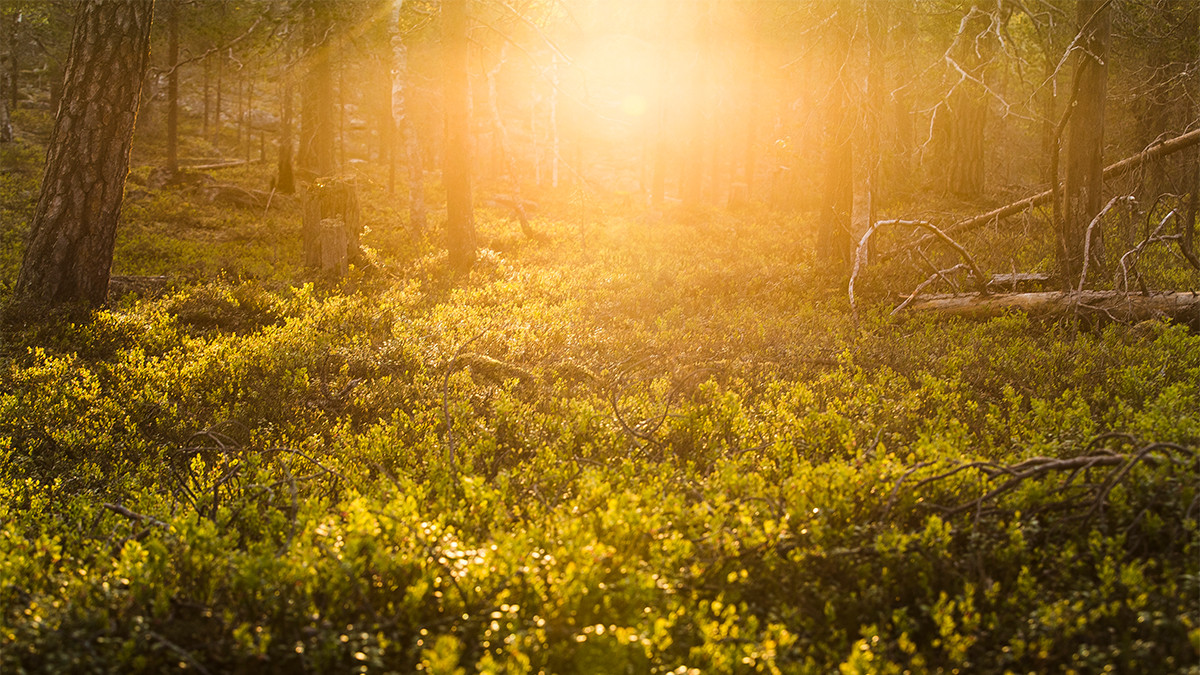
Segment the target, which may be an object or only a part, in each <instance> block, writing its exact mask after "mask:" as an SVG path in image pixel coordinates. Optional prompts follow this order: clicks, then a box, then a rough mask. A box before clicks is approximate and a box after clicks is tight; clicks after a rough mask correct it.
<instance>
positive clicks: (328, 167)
mask: <svg viewBox="0 0 1200 675" xmlns="http://www.w3.org/2000/svg"><path fill="white" fill-rule="evenodd" d="M330 9H331V6H330V3H326V2H323V1H322V0H309V1H308V2H307V3H306V4H305V8H304V11H305V18H304V21H305V28H306V42H307V51H308V55H307V58H306V59H305V60H306V61H307V62H308V69H307V70H306V71H305V74H304V82H303V85H302V87H301V92H300V165H301V166H302V167H303V168H305V169H307V170H309V171H311V172H313V173H315V174H316V175H318V176H329V175H331V174H333V172H334V170H335V169H336V166H335V164H334V128H333V127H334V110H333V105H334V100H333V68H332V65H331V64H330V45H329V44H328V39H327V38H328V33H329V32H330V28H331V27H332V22H331V21H330V19H329V17H328V16H327V13H328V12H329V11H330Z"/></svg>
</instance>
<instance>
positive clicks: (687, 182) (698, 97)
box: [680, 0, 711, 207]
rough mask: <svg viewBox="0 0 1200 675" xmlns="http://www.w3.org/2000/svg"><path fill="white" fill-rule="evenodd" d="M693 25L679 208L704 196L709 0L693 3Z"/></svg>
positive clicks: (697, 202) (693, 204)
mask: <svg viewBox="0 0 1200 675" xmlns="http://www.w3.org/2000/svg"><path fill="white" fill-rule="evenodd" d="M695 12H696V26H695V29H694V36H695V37H694V39H695V48H694V49H693V50H692V58H693V63H692V72H691V80H692V81H691V92H690V94H691V95H690V99H691V101H690V103H691V105H689V106H688V111H687V116H688V125H687V129H686V130H685V133H687V141H686V143H685V147H684V152H683V157H682V158H681V159H682V161H683V185H682V189H681V190H680V192H681V194H680V197H681V198H682V200H683V205H684V206H686V207H694V206H698V205H699V204H700V201H701V200H702V199H703V197H704V154H705V153H704V145H705V143H704V140H705V136H706V135H707V134H706V133H705V131H706V130H705V128H704V111H705V109H706V108H707V107H708V96H707V94H708V73H707V72H706V68H705V65H706V63H705V61H706V56H707V54H708V50H709V41H710V40H711V35H710V30H709V21H710V14H709V12H710V8H709V0H695Z"/></svg>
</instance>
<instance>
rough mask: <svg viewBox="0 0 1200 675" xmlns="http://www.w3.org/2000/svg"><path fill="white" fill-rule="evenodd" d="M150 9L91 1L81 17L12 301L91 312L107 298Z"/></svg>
mask: <svg viewBox="0 0 1200 675" xmlns="http://www.w3.org/2000/svg"><path fill="white" fill-rule="evenodd" d="M153 7H154V3H153V0H90V1H89V2H88V3H86V4H85V5H84V6H83V7H82V8H81V9H80V10H79V17H78V19H77V20H76V24H75V32H74V36H73V38H72V42H71V53H70V56H69V57H68V58H67V67H66V76H65V80H64V89H63V101H62V105H61V106H60V107H59V110H58V116H57V118H56V119H55V123H54V132H53V133H52V134H51V137H50V146H49V151H48V152H47V156H46V170H45V175H44V177H43V180H42V191H41V196H40V197H39V198H38V203H37V207H36V209H35V210H34V215H33V220H32V222H31V228H30V229H31V232H30V240H29V246H28V248H27V249H26V252H25V258H24V260H23V262H22V264H21V272H20V274H19V276H18V277H17V287H16V295H17V297H18V298H19V299H22V300H30V301H39V302H45V303H50V304H62V303H70V302H85V303H88V304H90V305H93V306H95V305H100V304H102V303H103V302H104V300H105V298H106V296H107V293H108V277H109V271H110V268H111V267H112V256H113V245H114V242H115V239H116V231H117V219H118V217H119V216H120V212H121V200H122V197H123V193H124V189H125V177H126V175H127V173H128V171H129V148H130V145H131V143H132V140H133V128H134V123H135V121H136V119H137V111H138V99H139V97H140V96H141V88H142V82H143V80H144V79H145V74H146V65H147V63H148V58H149V53H150V21H151V17H152V15H153Z"/></svg>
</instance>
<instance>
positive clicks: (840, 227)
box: [817, 17, 854, 266]
mask: <svg viewBox="0 0 1200 675" xmlns="http://www.w3.org/2000/svg"><path fill="white" fill-rule="evenodd" d="M847 22H848V19H845V18H842V17H839V20H838V25H836V26H834V27H833V28H832V30H833V32H834V33H833V38H832V39H833V41H834V44H833V49H832V52H833V59H832V61H833V62H832V63H831V64H830V72H831V73H834V74H835V75H834V77H833V79H832V85H831V89H830V91H829V94H828V96H827V97H826V101H827V103H826V109H825V189H824V190H823V191H822V196H821V199H822V203H821V211H820V221H819V224H818V230H817V257H818V258H820V259H823V260H825V261H826V262H830V263H834V264H840V265H843V266H845V265H848V264H849V263H850V256H851V253H852V252H853V234H852V230H851V216H852V214H853V211H854V155H853V150H852V145H851V142H850V141H851V137H852V136H853V126H854V116H853V113H852V111H851V110H850V99H849V94H848V92H847V88H848V87H849V86H850V84H849V82H847V77H848V76H847V74H846V67H845V65H846V64H845V63H844V61H845V60H846V59H849V53H850V30H851V26H849V25H846V24H847Z"/></svg>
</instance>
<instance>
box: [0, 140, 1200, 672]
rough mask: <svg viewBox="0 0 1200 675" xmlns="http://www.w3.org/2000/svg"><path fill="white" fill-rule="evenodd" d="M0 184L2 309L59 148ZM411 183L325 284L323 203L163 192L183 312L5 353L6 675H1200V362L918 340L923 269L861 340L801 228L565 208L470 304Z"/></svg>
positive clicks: (507, 236)
mask: <svg viewBox="0 0 1200 675" xmlns="http://www.w3.org/2000/svg"><path fill="white" fill-rule="evenodd" d="M0 162H2V163H3V167H4V171H3V172H0V244H3V245H2V247H0V302H7V299H8V297H9V295H10V293H11V287H12V284H13V282H14V280H15V277H16V270H17V267H18V265H19V261H20V257H19V256H20V251H21V248H22V245H21V243H20V242H21V241H22V238H23V237H24V234H25V230H24V228H25V227H26V225H25V223H26V222H27V219H28V216H29V214H30V212H31V211H32V207H33V204H34V202H35V201H36V198H37V183H38V180H39V179H40V162H41V149H40V148H39V147H38V145H37V143H36V142H34V141H31V140H29V139H23V140H21V141H19V142H18V143H17V144H14V145H12V146H9V147H5V148H3V149H0ZM268 174H269V168H267V167H264V166H261V165H257V166H256V165H250V166H246V167H240V168H235V169H222V170H220V172H219V173H218V174H217V175H218V178H219V180H220V181H221V182H230V183H237V184H240V185H243V186H245V187H251V188H255V189H262V188H263V186H264V185H266V183H267V179H268ZM385 175H386V174H382V173H381V174H379V175H372V174H370V173H363V174H362V175H360V177H359V181H358V185H359V191H360V198H361V199H362V203H363V209H364V221H365V223H366V225H367V226H368V228H369V231H368V232H367V233H366V234H365V235H364V238H363V243H364V245H365V246H366V252H365V255H364V259H363V260H362V261H359V262H358V263H357V264H356V265H355V266H354V267H353V269H352V270H351V271H350V273H349V274H348V275H347V276H346V277H345V278H342V279H329V278H321V277H319V276H314V275H313V274H312V273H310V272H307V271H305V270H303V269H302V268H301V267H300V266H299V265H298V263H299V260H300V209H299V206H298V202H297V201H296V200H295V198H292V197H284V196H276V197H275V198H274V199H273V201H272V205H271V207H270V208H269V209H262V208H257V207H254V208H242V207H221V206H218V205H212V204H206V203H204V201H203V199H202V196H201V195H200V193H198V192H193V191H189V190H187V189H181V188H153V187H150V186H148V185H147V182H148V181H149V178H150V170H149V168H148V167H146V166H138V167H136V168H135V169H134V172H133V176H132V182H131V184H130V185H129V197H128V199H127V203H126V205H125V207H124V216H123V217H124V222H123V225H122V229H121V231H120V233H119V241H118V245H117V252H116V259H115V263H114V274H116V275H120V276H131V277H132V276H136V277H147V276H155V275H163V277H164V278H163V279H151V280H146V279H142V280H141V282H140V283H141V284H142V286H140V287H139V288H141V291H140V292H138V293H133V294H128V295H126V296H124V297H120V298H113V299H112V300H111V302H110V304H109V306H108V307H106V308H104V309H102V310H99V311H96V312H92V313H88V314H86V315H80V314H78V313H70V312H63V313H61V314H50V315H40V316H29V315H27V314H21V313H17V312H9V313H8V314H7V315H6V316H5V319H4V322H3V325H2V326H0V672H3V673H6V674H7V673H10V672H11V673H19V672H104V671H113V672H162V671H164V670H166V669H168V668H172V669H174V668H179V669H184V670H196V671H199V672H207V673H218V672H289V673H291V672H397V673H406V672H413V671H414V670H418V669H419V670H422V671H423V672H429V673H446V674H449V673H460V672H488V673H498V672H510V673H518V672H520V673H524V672H545V673H618V672H628V673H742V672H784V673H794V672H795V673H809V672H811V673H826V672H834V671H837V670H839V669H840V671H841V672H844V673H868V672H870V673H874V672H895V673H900V672H964V671H973V672H1005V671H1012V672H1101V671H1107V670H1109V669H1115V671H1116V672H1162V673H1166V672H1180V673H1183V672H1197V669H1200V539H1198V531H1200V528H1198V519H1200V467H1198V464H1197V455H1196V453H1197V451H1198V450H1200V336H1198V335H1196V334H1195V333H1193V332H1190V331H1189V330H1188V329H1187V328H1186V327H1183V326H1177V325H1170V324H1167V323H1162V322H1143V323H1141V324H1137V325H1134V326H1124V325H1119V324H1112V325H1107V326H1083V325H1076V324H1072V323H1070V322H1067V321H1063V322H1044V321H1035V320H1032V319H1029V318H1027V317H1025V316H1023V315H1020V314H1014V315H1009V316H1005V317H1002V318H999V319H994V320H991V321H987V322H967V321H961V320H954V319H942V318H937V317H920V316H905V315H898V316H896V317H892V316H890V315H889V312H890V310H891V307H892V306H893V305H894V304H895V303H894V302H892V298H890V297H889V296H888V295H887V291H888V290H892V289H902V290H906V289H908V288H911V287H912V286H913V285H914V280H919V279H920V278H923V276H924V274H925V273H924V272H916V271H906V269H905V268H903V266H902V265H901V264H900V263H895V264H893V265H892V266H891V267H888V266H886V265H885V266H884V267H882V268H872V271H871V272H869V273H868V275H866V276H865V277H864V280H863V282H862V284H863V288H864V290H863V291H862V293H863V296H862V297H863V298H864V299H863V300H860V316H859V320H858V322H857V323H855V322H854V321H853V320H852V317H851V313H850V311H849V310H850V308H849V304H848V301H847V299H846V293H845V286H844V282H845V278H844V276H839V275H836V274H833V273H830V272H827V271H825V270H824V268H823V267H822V266H821V265H818V264H817V263H816V261H815V260H814V258H813V255H812V253H811V250H812V244H813V237H812V235H811V229H810V224H809V222H808V219H807V218H806V217H805V216H802V215H801V216H795V215H792V216H789V215H781V214H777V213H772V212H770V211H768V210H766V209H762V208H758V207H752V208H747V209H745V210H742V211H740V212H735V213H731V212H727V211H724V210H716V209H712V210H705V211H701V212H692V213H684V212H678V211H676V210H668V211H667V212H666V213H661V212H658V213H656V212H654V211H652V210H649V209H646V208H644V207H642V206H641V205H640V202H638V201H637V199H636V198H622V197H620V196H613V195H608V196H604V197H600V196H595V195H588V194H585V193H581V192H577V191H572V190H571V189H563V190H561V191H559V192H546V193H545V194H539V195H537V197H538V199H539V201H540V202H541V205H540V208H539V210H538V212H537V213H536V214H535V217H534V220H533V225H534V227H535V228H536V229H538V230H539V231H540V232H542V233H544V234H545V235H546V238H545V240H544V241H534V240H531V239H527V238H525V237H523V236H522V234H521V231H520V228H519V227H518V225H517V224H516V223H515V222H512V221H511V219H510V218H509V217H508V214H507V213H506V212H505V211H504V210H502V209H500V210H492V209H490V208H487V207H485V208H481V209H480V210H479V214H478V227H479V231H480V242H481V246H482V250H481V254H480V257H479V261H478V263H477V264H476V265H475V268H474V269H473V270H472V272H471V273H470V274H469V275H468V276H465V277H463V276H459V277H456V276H455V275H453V274H452V273H451V272H450V270H449V269H448V267H447V264H446V256H445V254H444V252H442V251H441V249H440V245H439V243H438V241H437V235H436V234H432V235H430V237H429V238H427V239H426V238H414V237H413V236H411V235H410V234H409V233H408V232H407V231H406V230H405V228H404V227H403V222H404V220H405V219H404V217H403V215H402V214H403V209H402V208H401V207H400V206H399V204H400V200H399V199H397V198H395V197H391V196H389V194H388V191H387V189H386V180H385V178H384V176H385ZM487 190H488V187H487V186H484V188H483V189H482V190H481V192H482V193H484V194H486V193H487ZM398 192H399V191H398ZM430 196H431V203H434V204H436V203H438V199H437V195H436V193H434V192H432V191H431V195H430ZM631 202H633V203H631ZM431 215H432V216H433V217H432V220H433V221H434V222H439V221H440V216H438V215H437V214H436V213H435V214H431ZM989 237H990V239H989ZM1006 237H1007V238H1006ZM1039 242H1041V240H1040V239H1039V238H1038V236H1037V233H1036V232H1033V233H1031V232H1028V231H1026V232H1023V233H1015V234H1013V233H1009V234H1003V233H997V232H984V233H980V234H979V235H978V238H977V239H972V240H968V241H967V243H968V244H969V245H972V246H974V247H975V249H976V250H986V251H990V252H991V253H989V254H987V255H984V256H981V257H982V259H984V260H985V262H986V263H987V264H988V265H990V267H991V268H992V269H996V270H997V271H1008V268H1009V266H1013V267H1017V268H1019V269H1021V270H1022V271H1030V270H1036V269H1037V268H1038V267H1039V266H1042V267H1043V268H1044V266H1045V265H1046V264H1047V261H1046V259H1045V255H1044V252H1045V251H1047V250H1050V249H1048V248H1045V247H1040V248H1039V246H1038V244H1039ZM1043 243H1044V242H1043ZM985 246H986V248H984V247H985ZM1172 275H1174V276H1172ZM1160 278H1161V279H1162V280H1163V281H1164V282H1166V283H1165V284H1164V285H1167V284H1168V283H1169V284H1173V285H1174V287H1177V288H1178V287H1183V288H1188V287H1190V288H1193V289H1194V288H1196V287H1197V286H1198V285H1200V284H1197V283H1196V281H1197V280H1196V279H1195V275H1194V274H1193V275H1192V276H1186V274H1184V273H1178V272H1171V271H1164V272H1162V273H1161V277H1160ZM1189 284H1190V286H1189Z"/></svg>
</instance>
